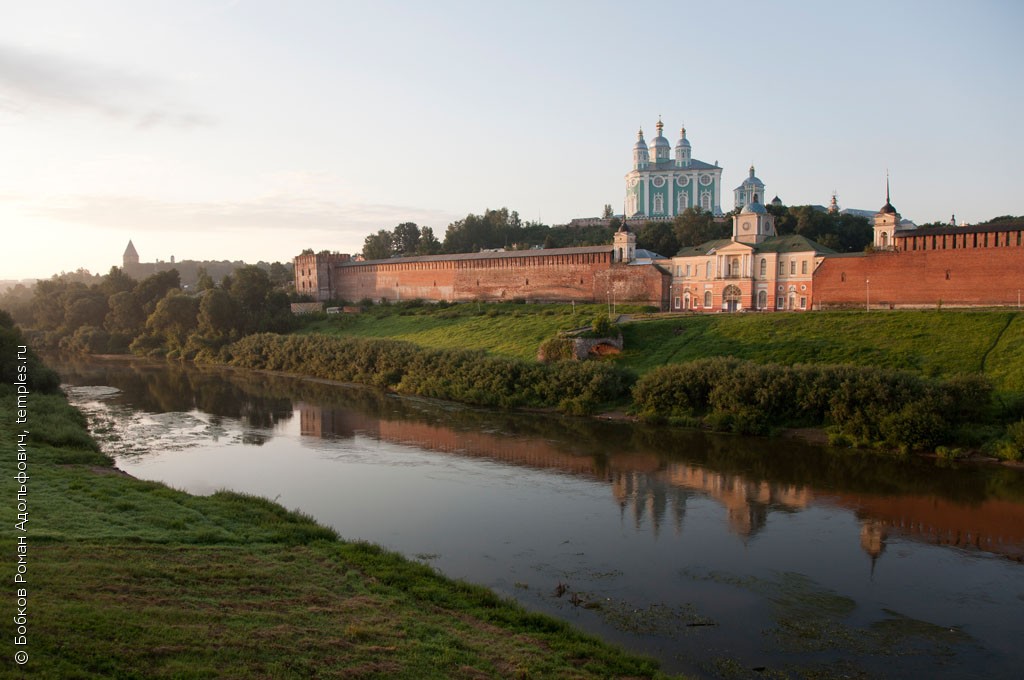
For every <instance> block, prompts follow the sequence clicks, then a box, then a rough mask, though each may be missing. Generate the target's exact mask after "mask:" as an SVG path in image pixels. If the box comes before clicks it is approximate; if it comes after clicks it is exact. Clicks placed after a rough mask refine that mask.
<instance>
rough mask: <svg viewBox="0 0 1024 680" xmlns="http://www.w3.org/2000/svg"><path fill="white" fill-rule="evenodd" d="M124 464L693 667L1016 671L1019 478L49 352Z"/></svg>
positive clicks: (1023, 572) (845, 673) (756, 671)
mask: <svg viewBox="0 0 1024 680" xmlns="http://www.w3.org/2000/svg"><path fill="white" fill-rule="evenodd" d="M54 365H57V366H58V370H59V372H60V373H61V376H62V379H63V381H64V383H65V389H66V390H67V391H68V393H69V396H70V397H71V400H72V402H73V403H75V404H76V405H77V406H79V407H80V408H82V409H83V410H84V411H85V412H86V413H87V414H88V415H89V417H90V421H91V425H92V427H93V429H94V432H95V433H96V435H97V437H98V438H99V439H100V440H101V443H102V445H103V446H104V449H105V450H106V451H107V452H108V453H110V454H111V455H112V456H114V458H115V459H116V462H117V466H118V467H120V468H121V469H123V470H125V471H126V472H128V473H130V474H132V475H134V476H135V477H139V478H143V479H151V480H158V481H162V482H165V483H167V484H169V485H171V486H173V487H176V488H180V489H184V490H187V491H189V492H191V493H195V494H208V493H212V492H214V491H216V490H217V489H232V490H236V491H242V492H247V493H253V494H257V495H260V496H264V497H267V498H270V499H274V500H276V501H277V502H279V503H281V504H282V505H284V506H286V507H288V508H291V509H299V510H301V511H303V512H305V513H307V514H309V515H312V516H313V517H315V518H316V519H317V520H318V521H320V522H322V523H324V524H327V525H330V526H332V527H334V528H335V529H337V530H338V532H339V533H340V534H341V535H342V536H343V537H345V538H347V539H363V540H367V541H370V542H373V543H378V544H381V545H383V546H385V547H387V548H389V549H392V550H395V551H397V552H400V553H402V554H404V555H406V556H407V557H409V558H410V559H414V560H418V561H421V562H425V563H428V564H430V565H432V566H433V567H434V568H436V569H437V570H439V571H440V572H442V573H444V574H446V575H448V576H451V577H454V578H460V579H465V580H467V581H470V582H473V583H478V584H481V585H484V586H487V587H489V588H491V589H493V590H495V591H497V592H499V593H501V594H503V595H505V596H508V597H510V598H514V599H516V600H517V601H519V602H520V603H522V604H523V605H524V606H526V607H528V608H529V609H532V610H535V611H540V612H544V613H548V614H551V615H553V616H556V617H558V618H561V619H564V620H567V621H570V622H571V623H573V624H574V625H576V626H578V627H579V628H581V629H584V630H587V631H589V632H592V633H594V634H596V635H599V636H601V637H603V638H605V639H607V640H609V641H612V642H614V643H617V644H620V645H623V646H625V647H627V648H629V649H631V650H634V651H636V652H640V653H643V654H647V655H650V656H654V657H656V658H658V659H659V660H660V661H661V663H662V666H663V668H664V669H665V670H667V671H671V672H687V673H690V674H693V675H694V676H697V677H709V678H747V677H757V678H764V677H816V678H831V677H836V678H839V677H854V678H860V677H864V678H868V677H870V678H876V677H889V678H907V677H930V678H974V677H988V678H998V677H1017V674H1018V673H1019V671H1020V668H1022V667H1024V648H1022V646H1021V645H1020V643H1019V639H1020V634H1021V631H1022V630H1024V564H1022V560H1024V472H1022V471H1020V470H1016V469H1009V468H1005V467H999V466H977V465H953V464H937V463H936V462H934V461H927V460H920V459H909V460H903V461H900V460H894V459H892V458H887V457H883V456H878V455H875V454H870V453H865V452H858V451H852V450H836V449H827V448H824V447H816V446H812V445H810V444H807V443H804V442H801V441H796V440H790V439H762V438H742V437H729V436H714V435H709V434H706V433H702V432H695V431H677V430H670V429H663V428H662V429H659V428H649V427H643V426H639V425H635V424H629V423H612V422H603V421H597V420H593V419H582V418H561V417H555V416H549V415H544V414H522V413H513V414H510V413H503V412H495V411H488V410H480V409H473V408H467V407H462V406H457V405H453V404H447V403H439V402H434V401H428V400H421V399H410V398H401V397H396V396H393V395H385V394H382V393H379V392H376V391H373V390H369V389H363V388H358V387H345V386H338V385H330V384H325V383H322V382H316V381H310V380H300V379H294V378H286V377H279V376H271V375H266V374H257V373H249V372H242V371H229V370H221V369H210V368H197V367H192V366H181V365H174V364H162V363H152V362H146V361H137V360H113V361H112V360H106V361H102V360H65V361H62V362H59V363H56V364H54Z"/></svg>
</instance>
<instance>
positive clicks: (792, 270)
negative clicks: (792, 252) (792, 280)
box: [789, 260, 796, 274]
mask: <svg viewBox="0 0 1024 680" xmlns="http://www.w3.org/2000/svg"><path fill="white" fill-rule="evenodd" d="M789 273H790V274H796V260H790V261H789Z"/></svg>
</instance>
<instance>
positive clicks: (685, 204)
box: [676, 191, 690, 212]
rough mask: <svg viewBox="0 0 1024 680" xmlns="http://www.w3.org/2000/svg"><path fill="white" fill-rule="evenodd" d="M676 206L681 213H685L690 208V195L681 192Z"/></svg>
mask: <svg viewBox="0 0 1024 680" xmlns="http://www.w3.org/2000/svg"><path fill="white" fill-rule="evenodd" d="M676 206H677V207H678V208H679V212H683V211H684V210H686V209H687V208H689V207H690V194H688V193H686V192H685V191H680V192H679V195H678V196H676Z"/></svg>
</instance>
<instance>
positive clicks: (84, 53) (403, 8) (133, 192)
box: [0, 0, 1024, 279]
mask: <svg viewBox="0 0 1024 680" xmlns="http://www.w3.org/2000/svg"><path fill="white" fill-rule="evenodd" d="M709 5H710V6H694V7H691V6H688V4H683V3H671V2H658V3H653V4H651V5H649V6H645V7H644V8H643V9H638V8H636V7H635V6H630V5H627V4H625V3H613V2H580V1H569V2H561V3H542V2H522V3H514V4H513V5H507V4H506V5H490V4H489V3H470V2H456V1H451V0H440V1H439V2H434V3H430V4H421V3H412V2H380V3H373V4H372V5H367V4H365V3H355V2H347V1H346V2H329V1H326V0H323V1H313V2H304V3H301V4H295V5H286V4H280V3H275V2H269V1H259V0H254V1H247V0H219V1H212V2H202V1H199V0H175V1H171V0H167V1H162V2H147V3H135V2H127V1H124V0H113V1H111V2H104V3H97V2H91V3H81V2H73V1H71V0H53V1H49V0H42V1H40V2H35V3H16V2H11V1H10V0H6V1H4V2H3V4H2V11H3V15H4V17H5V20H4V22H3V25H2V26H0V148H3V149H4V157H5V159H6V160H7V162H6V163H4V164H2V165H0V226H2V227H3V233H4V234H7V235H9V236H11V237H13V240H12V241H11V244H12V247H8V248H5V249H3V252H2V253H0V279H18V278H35V277H48V276H50V275H51V274H54V273H57V272H60V271H62V270H63V271H73V270H75V269H77V268H79V267H85V268H87V269H89V270H90V271H92V272H94V273H105V272H106V271H107V270H108V269H109V268H110V266H112V265H120V263H121V253H122V252H123V251H124V247H125V245H126V244H127V242H128V240H129V239H132V240H133V241H134V243H135V246H136V248H137V249H138V251H139V254H140V256H141V258H142V260H143V261H154V260H156V259H161V260H169V259H170V257H171V256H172V255H173V256H175V257H176V258H177V259H179V260H182V259H195V260H204V259H211V260H225V259H226V260H239V259H241V260H246V261H248V262H256V261H259V260H265V261H275V260H279V261H289V260H290V259H291V258H292V257H293V256H294V255H295V254H297V253H298V252H299V251H301V250H302V249H303V248H307V247H309V248H314V249H316V250H320V249H325V248H326V249H331V250H339V251H342V252H356V251H359V250H360V249H361V248H362V243H363V239H364V238H365V236H366V235H367V234H369V233H371V232H374V231H376V230H378V229H382V228H383V229H391V228H393V227H394V226H395V225H396V224H399V223H401V222H407V221H412V222H416V223H417V224H419V225H421V226H430V227H432V228H433V229H434V232H435V234H437V235H438V237H440V238H443V235H444V231H445V228H446V227H447V225H448V224H449V223H450V222H452V221H453V220H456V219H460V218H462V217H464V216H465V215H466V214H467V213H470V212H472V213H481V212H483V211H484V209H486V208H500V207H503V206H507V207H508V208H509V209H510V210H517V211H518V212H519V213H520V215H521V217H522V218H523V219H525V220H539V221H541V222H544V223H546V224H558V223H564V222H566V221H568V220H569V219H571V218H573V217H584V216H595V215H598V214H599V213H600V211H601V208H602V206H603V205H605V204H606V203H610V204H611V205H612V206H613V207H614V208H615V209H616V210H617V211H620V210H621V205H622V201H623V197H624V186H623V175H624V174H625V173H626V172H627V171H628V170H629V169H630V167H631V150H632V145H633V142H634V141H635V138H636V131H637V128H638V127H640V126H642V127H643V129H644V132H645V135H646V136H647V138H648V139H650V138H651V136H653V134H654V124H655V123H656V122H657V120H658V117H659V115H660V116H661V117H662V120H663V121H664V123H665V135H666V137H668V138H669V140H670V142H671V143H673V144H674V143H675V139H676V137H677V136H678V130H679V127H680V125H682V124H685V125H686V128H687V137H688V138H689V139H690V141H691V143H692V144H693V154H694V157H695V158H699V159H701V160H705V161H708V162H715V161H718V162H719V163H720V165H722V167H723V168H724V173H723V180H724V186H725V190H724V191H723V193H722V204H723V208H724V209H727V210H728V209H730V208H731V207H732V195H731V191H730V190H731V188H732V187H735V186H736V185H738V184H739V183H740V182H741V181H742V180H743V178H744V177H745V176H746V174H747V171H748V168H749V166H750V165H751V164H754V165H755V166H756V168H757V174H758V176H759V177H760V178H761V179H762V180H763V181H764V182H765V184H766V186H767V193H768V194H769V196H773V195H776V194H777V195H779V196H780V197H781V198H782V199H783V201H784V202H785V203H787V204H789V205H800V204H807V203H815V204H826V203H827V202H828V200H829V198H830V196H831V194H832V192H833V191H836V192H837V193H838V197H839V202H840V205H841V206H842V207H851V208H862V209H877V208H878V207H879V206H880V205H881V204H882V203H883V202H884V198H885V196H884V191H885V173H886V171H887V170H888V171H889V173H890V175H891V178H892V201H893V204H894V205H895V206H896V207H897V209H899V211H900V212H901V213H902V214H903V216H904V217H906V218H908V219H911V220H914V221H915V222H917V223H925V222H931V221H936V220H948V219H949V218H950V215H951V214H954V213H955V214H956V217H957V220H958V221H960V220H965V221H968V222H978V221H982V220H986V219H989V218H991V217H995V216H997V215H1003V214H1014V215H1017V214H1024V209H1021V207H1020V199H1019V196H1020V194H1019V191H1018V187H1017V184H1018V179H1019V177H1020V175H1021V173H1020V170H1019V167H1018V165H1017V162H1018V160H1019V159H1020V158H1021V157H1024V135H1022V134H1021V132H1020V131H1019V129H1018V127H1017V117H1018V116H1017V113H1018V112H1019V111H1020V110H1022V109H1024V106H1022V104H1024V102H1022V99H1024V96H1022V90H1021V88H1020V87H1019V86H1018V82H1019V73H1018V71H1019V68H1020V66H1021V64H1022V62H1024V59H1022V57H1024V47H1022V46H1021V44H1020V41H1019V39H1018V36H1017V32H1018V30H1019V27H1020V26H1022V25H1024V21H1022V19H1024V5H1021V4H1020V3H1017V2H1013V1H1005V2H994V1H989V2H977V3H964V2H946V1H940V2H905V3H891V2H889V3H886V2H877V1H874V0H871V1H867V2H861V3H845V4H842V5H839V6H835V5H833V4H832V3H829V4H827V5H824V6H821V5H817V4H813V3H801V2H795V1H793V2H777V3H755V2H746V1H740V2H736V3H729V4H728V5H719V4H717V3H716V4H713V5H712V4H711V3H709Z"/></svg>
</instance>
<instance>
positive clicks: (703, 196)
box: [626, 120, 722, 220]
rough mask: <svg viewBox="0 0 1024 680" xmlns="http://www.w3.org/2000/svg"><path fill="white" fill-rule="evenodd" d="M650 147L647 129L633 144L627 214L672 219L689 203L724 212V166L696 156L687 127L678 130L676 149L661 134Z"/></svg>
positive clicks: (658, 127)
mask: <svg viewBox="0 0 1024 680" xmlns="http://www.w3.org/2000/svg"><path fill="white" fill-rule="evenodd" d="M655 127H656V128H657V130H658V135H657V136H656V137H655V138H654V139H653V140H651V146H650V147H649V148H648V146H647V142H645V141H644V131H643V129H641V130H640V131H639V132H638V133H637V141H636V144H635V145H634V146H633V169H632V170H631V171H630V172H628V173H626V215H627V217H629V219H635V220H657V219H672V218H674V217H675V216H676V215H679V214H680V213H682V212H683V211H684V210H686V209H687V208H690V207H698V208H700V209H701V210H706V211H709V212H712V213H714V214H716V215H721V214H722V168H720V167H718V163H717V162H715V164H714V165H712V164H710V163H705V162H704V161H699V160H697V159H695V158H693V153H692V147H691V145H690V141H689V140H688V139H687V138H686V128H685V127H684V128H682V129H681V130H680V131H679V141H677V142H676V145H675V152H674V153H673V149H672V147H671V146H670V145H669V141H668V140H667V139H666V138H665V136H664V135H663V134H662V130H663V128H664V125H663V123H662V122H661V120H659V121H658V124H657V125H656V126H655Z"/></svg>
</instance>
